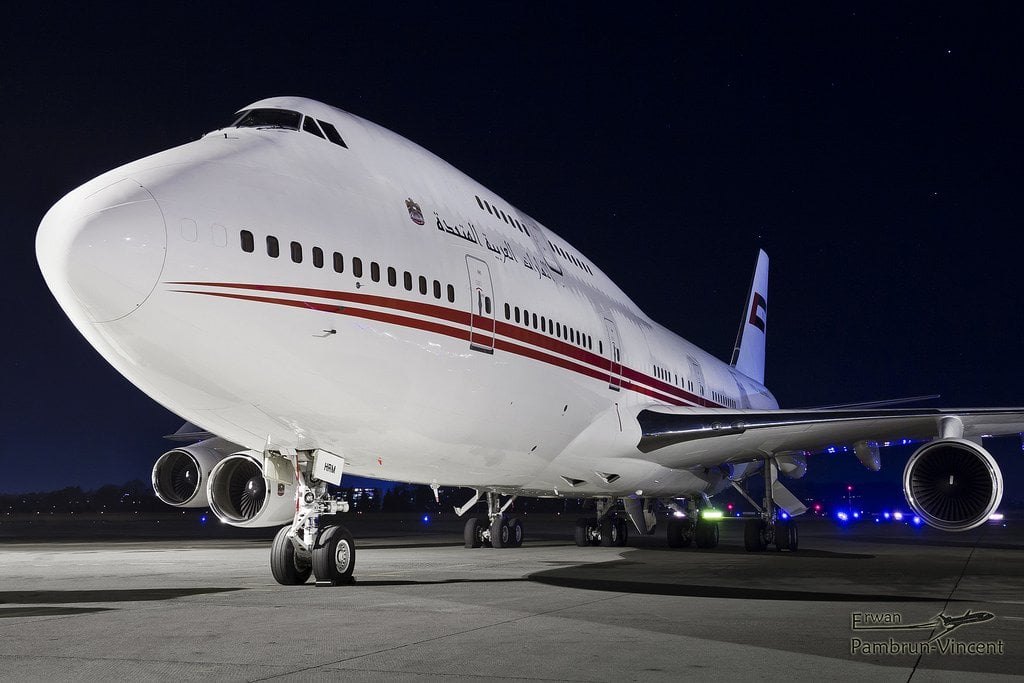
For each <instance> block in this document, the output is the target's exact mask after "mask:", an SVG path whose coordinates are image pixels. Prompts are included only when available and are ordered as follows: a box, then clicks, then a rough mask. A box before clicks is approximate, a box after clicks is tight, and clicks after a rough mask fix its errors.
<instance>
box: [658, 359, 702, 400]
mask: <svg viewBox="0 0 1024 683" xmlns="http://www.w3.org/2000/svg"><path fill="white" fill-rule="evenodd" d="M654 376H655V377H657V378H658V379H660V380H661V381H663V382H668V383H669V384H672V385H674V386H677V387H679V388H680V389H686V390H687V391H690V392H692V391H693V380H690V379H686V378H685V377H683V379H682V380H681V381H680V379H679V373H678V372H672V371H670V370H666V369H665V368H663V367H661V366H660V365H655V366H654ZM699 388H700V395H701V396H703V395H704V385H700V387H699Z"/></svg>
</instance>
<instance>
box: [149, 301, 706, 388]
mask: <svg viewBox="0 0 1024 683" xmlns="http://www.w3.org/2000/svg"><path fill="white" fill-rule="evenodd" d="M167 284H176V285H189V286H202V287H222V288H228V289H251V290H256V291H265V292H277V293H281V294H293V295H296V296H314V297H317V298H321V299H333V300H336V301H350V302H355V303H362V304H365V305H369V306H379V307H381V308H393V309H398V310H402V311H406V312H409V313H416V314H419V315H425V316H430V317H435V318H441V319H443V320H448V321H450V322H454V323H458V324H462V325H467V326H471V325H472V322H474V321H472V318H473V316H472V315H471V314H470V313H467V312H465V311H460V310H458V309H452V308H449V307H447V306H438V305H436V304H427V303H423V302H419V301H410V300H408V299H398V298H394V297H385V296H379V295H375V294H361V293H355V292H339V291H334V290H326V289H314V288H309V287H290V286H283V285H257V284H242V283H231V282H170V283H167ZM173 291H185V290H173ZM186 293H190V294H206V295H209V296H220V297H224V298H231V299H243V300H246V301H257V302H261V303H274V304H281V305H285V306H294V307H297V308H311V309H314V310H319V311H324V312H327V313H344V314H346V315H352V316H354V317H360V318H366V319H370V320H377V321H380V322H388V323H393V324H397V325H403V326H405V327H415V328H418V329H422V330H428V331H433V332H438V333H440V334H445V335H447V336H450V337H455V338H458V339H465V340H467V341H469V340H470V337H469V333H468V332H466V331H463V330H459V329H457V328H453V327H450V326H447V325H441V324H437V323H430V322H426V321H421V320H417V319H414V318H408V317H405V316H396V315H392V314H388V313H378V312H374V311H367V310H363V309H353V308H350V307H339V306H332V305H330V304H322V303H316V302H304V301H293V300H290V299H276V298H272V297H259V296H252V295H237V294H225V293H216V292H197V291H191V290H190V291H187V292H186ZM486 321H488V322H493V323H494V332H495V333H497V334H501V335H504V336H506V337H510V338H512V339H517V340H519V341H521V342H525V343H528V344H532V345H534V346H539V347H541V348H543V349H547V350H548V351H551V352H553V353H558V354H561V355H564V356H569V357H570V358H573V359H575V360H578V361H580V362H582V363H589V364H590V365H595V366H597V367H598V368H601V370H600V371H599V370H592V369H591V368H588V367H586V366H582V365H579V364H577V363H572V362H570V361H564V360H562V359H559V358H555V357H553V356H550V355H548V354H544V353H540V352H536V351H533V350H531V349H529V348H526V347H522V346H518V345H515V344H509V343H507V342H504V341H501V340H495V341H494V342H492V339H491V337H489V336H486V335H480V334H479V332H480V331H483V332H490V331H491V330H487V329H486V328H484V329H483V330H481V329H480V328H479V327H477V328H476V329H477V332H476V333H474V335H473V338H472V343H474V344H479V345H481V346H486V347H492V346H493V347H495V348H499V349H502V350H508V351H513V350H516V351H515V352H516V353H517V354H518V355H521V356H526V357H529V358H534V359H535V360H540V361H543V362H546V363H549V364H552V365H557V366H559V367H563V368H565V369H568V370H573V371H574V372H579V373H580V374H584V375H587V376H589V377H594V378H597V379H602V378H603V380H605V381H610V378H611V360H610V359H608V358H605V357H604V356H601V355H598V354H596V353H593V352H591V351H588V350H587V349H582V348H580V347H578V346H575V345H573V344H569V343H566V342H565V341H563V340H561V339H559V338H556V337H551V336H548V335H546V334H543V333H541V332H536V331H534V330H532V329H528V328H525V327H521V326H519V325H515V324H512V323H507V322H504V321H501V320H495V319H492V318H486ZM620 367H621V375H622V388H624V389H628V390H630V391H635V392H637V393H641V394H645V395H647V396H651V397H652V398H656V399H658V400H661V401H667V402H669V403H673V404H675V405H683V404H686V403H691V404H696V405H702V406H708V407H717V406H718V404H716V403H714V402H712V401H710V400H708V399H706V398H704V397H703V396H697V395H696V394H692V393H690V392H688V391H686V390H683V389H680V388H678V387H676V386H674V385H672V384H668V383H667V382H663V381H661V380H659V379H658V378H656V377H652V376H650V375H645V374H643V373H641V372H638V371H636V370H633V369H632V368H629V367H627V366H620ZM628 380H634V381H632V382H631V381H628ZM635 382H641V383H643V384H647V385H649V387H645V386H642V385H639V384H636V383H635Z"/></svg>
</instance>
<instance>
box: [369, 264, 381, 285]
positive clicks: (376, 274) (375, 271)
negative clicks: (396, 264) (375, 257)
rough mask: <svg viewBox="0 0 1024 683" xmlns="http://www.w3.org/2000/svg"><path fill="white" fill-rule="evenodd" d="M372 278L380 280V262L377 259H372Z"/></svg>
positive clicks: (375, 280) (376, 280)
mask: <svg viewBox="0 0 1024 683" xmlns="http://www.w3.org/2000/svg"><path fill="white" fill-rule="evenodd" d="M370 279H371V280H373V281H374V282H380V264H379V263H377V262H376V261H370Z"/></svg>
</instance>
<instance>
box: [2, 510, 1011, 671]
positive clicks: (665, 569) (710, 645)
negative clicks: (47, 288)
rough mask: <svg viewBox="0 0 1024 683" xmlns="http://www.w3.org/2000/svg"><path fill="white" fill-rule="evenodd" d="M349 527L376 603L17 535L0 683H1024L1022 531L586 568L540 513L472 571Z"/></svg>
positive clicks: (159, 535) (226, 541)
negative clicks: (517, 539)
mask: <svg viewBox="0 0 1024 683" xmlns="http://www.w3.org/2000/svg"><path fill="white" fill-rule="evenodd" d="M351 517H352V520H351V523H350V524H348V526H349V528H350V529H351V530H352V531H353V533H354V534H355V536H356V543H357V546H356V569H355V576H356V582H355V583H354V584H353V585H349V586H342V587H333V588H326V587H316V586H314V585H313V584H312V582H311V583H310V584H308V585H305V586H280V585H278V584H276V583H275V582H274V580H273V578H272V577H271V575H270V570H269V564H268V563H269V538H270V537H271V536H272V533H273V530H270V531H269V532H268V531H261V532H245V533H239V532H235V533H232V532H231V530H229V529H226V528H220V529H218V528H217V526H215V525H209V526H208V527H207V526H204V528H203V529H202V530H201V531H197V530H195V529H194V528H193V527H192V526H191V525H192V524H193V521H192V519H191V518H189V524H188V525H185V523H184V522H183V521H182V520H181V519H178V520H177V521H175V520H174V519H164V520H162V521H161V520H158V522H157V524H160V523H162V524H163V526H162V527H160V526H158V525H157V524H154V523H153V521H152V520H138V519H137V520H132V519H127V520H112V519H109V518H108V519H107V520H103V521H101V522H97V521H96V519H95V518H94V519H92V520H85V519H82V518H79V519H77V520H74V521H68V520H66V519H65V520H62V519H58V518H54V519H51V520H44V519H37V520H31V519H30V520H24V519H23V520H10V519H8V520H4V519H3V518H0V680H18V681H22V680H47V681H54V680H97V679H104V680H118V679H120V680H168V679H173V680H194V679H205V680H218V681H262V680H284V681H306V680H324V679H345V680H370V681H377V680H388V681H391V680H402V681H404V680H417V681H418V680H426V681H429V680H446V681H461V680H484V679H501V680H545V681H546V680H557V681H623V680H626V681H636V680H643V681H648V680H679V679H699V680H706V681H718V680H721V681H725V680H730V681H736V680H751V679H760V680H787V681H788V680H814V681H821V680H831V681H841V680H858V681H862V680H871V681H873V682H880V681H900V682H904V681H932V680H948V681H958V682H961V681H971V680H985V681H992V680H998V679H999V678H1001V677H1006V678H1009V677H1011V676H1012V677H1019V675H1020V672H1024V596H1022V591H1021V589H1022V588H1024V522H1017V523H1014V522H1008V523H1006V524H1005V525H998V526H996V525H986V526H984V527H982V528H980V529H977V530H975V531H971V532H967V533H964V534H945V533H942V532H938V531H934V530H931V529H927V528H916V527H914V526H913V525H905V524H895V523H879V524H872V523H870V522H862V523H859V524H857V525H854V526H851V527H845V528H844V527H839V526H837V525H836V524H835V523H834V522H832V521H828V520H814V519H811V520H807V521H804V522H802V523H801V539H800V550H799V551H798V552H796V553H780V552H775V551H768V552H765V553H747V552H746V551H745V550H744V549H743V540H742V523H741V522H740V521H739V520H726V521H725V522H723V523H722V534H721V543H720V545H719V547H718V548H715V549H712V550H698V549H696V548H688V549H669V548H668V547H667V544H666V543H665V541H664V537H663V534H660V533H658V534H656V535H655V536H653V537H639V536H637V535H636V534H634V535H633V536H632V537H631V538H630V545H629V546H627V547H624V548H603V547H588V548H578V547H576V546H575V545H574V544H572V542H571V534H572V520H571V519H564V518H559V517H556V516H528V517H527V518H526V522H525V528H526V534H527V535H526V542H525V543H524V545H523V547H521V548H517V549H500V550H499V549H492V548H481V549H474V550H470V549H466V548H463V547H462V540H461V525H462V521H461V520H458V519H455V518H454V516H453V515H449V516H448V517H446V518H441V519H433V520H431V521H430V522H429V523H424V522H423V521H422V520H420V519H418V518H414V517H402V518H395V517H386V516H372V515H368V516H366V517H360V516H355V515H351ZM661 526H664V525H661ZM155 529H156V530H158V531H155ZM659 531H661V529H659ZM979 614H981V616H980V617H979V616H978V615H979ZM939 615H942V616H944V617H946V618H953V619H955V618H957V617H959V618H960V619H959V622H961V625H959V626H953V627H952V629H951V630H944V629H943V626H942V619H939V618H938V617H939ZM986 615H992V616H991V617H989V616H986ZM949 623H952V624H955V623H957V621H952V622H949ZM869 626H870V627H874V628H867V627H869ZM895 627H902V628H895Z"/></svg>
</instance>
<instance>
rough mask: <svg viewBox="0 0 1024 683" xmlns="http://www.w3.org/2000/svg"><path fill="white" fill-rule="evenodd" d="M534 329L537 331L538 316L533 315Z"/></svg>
mask: <svg viewBox="0 0 1024 683" xmlns="http://www.w3.org/2000/svg"><path fill="white" fill-rule="evenodd" d="M533 329H537V314H536V313H534V314H533Z"/></svg>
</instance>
